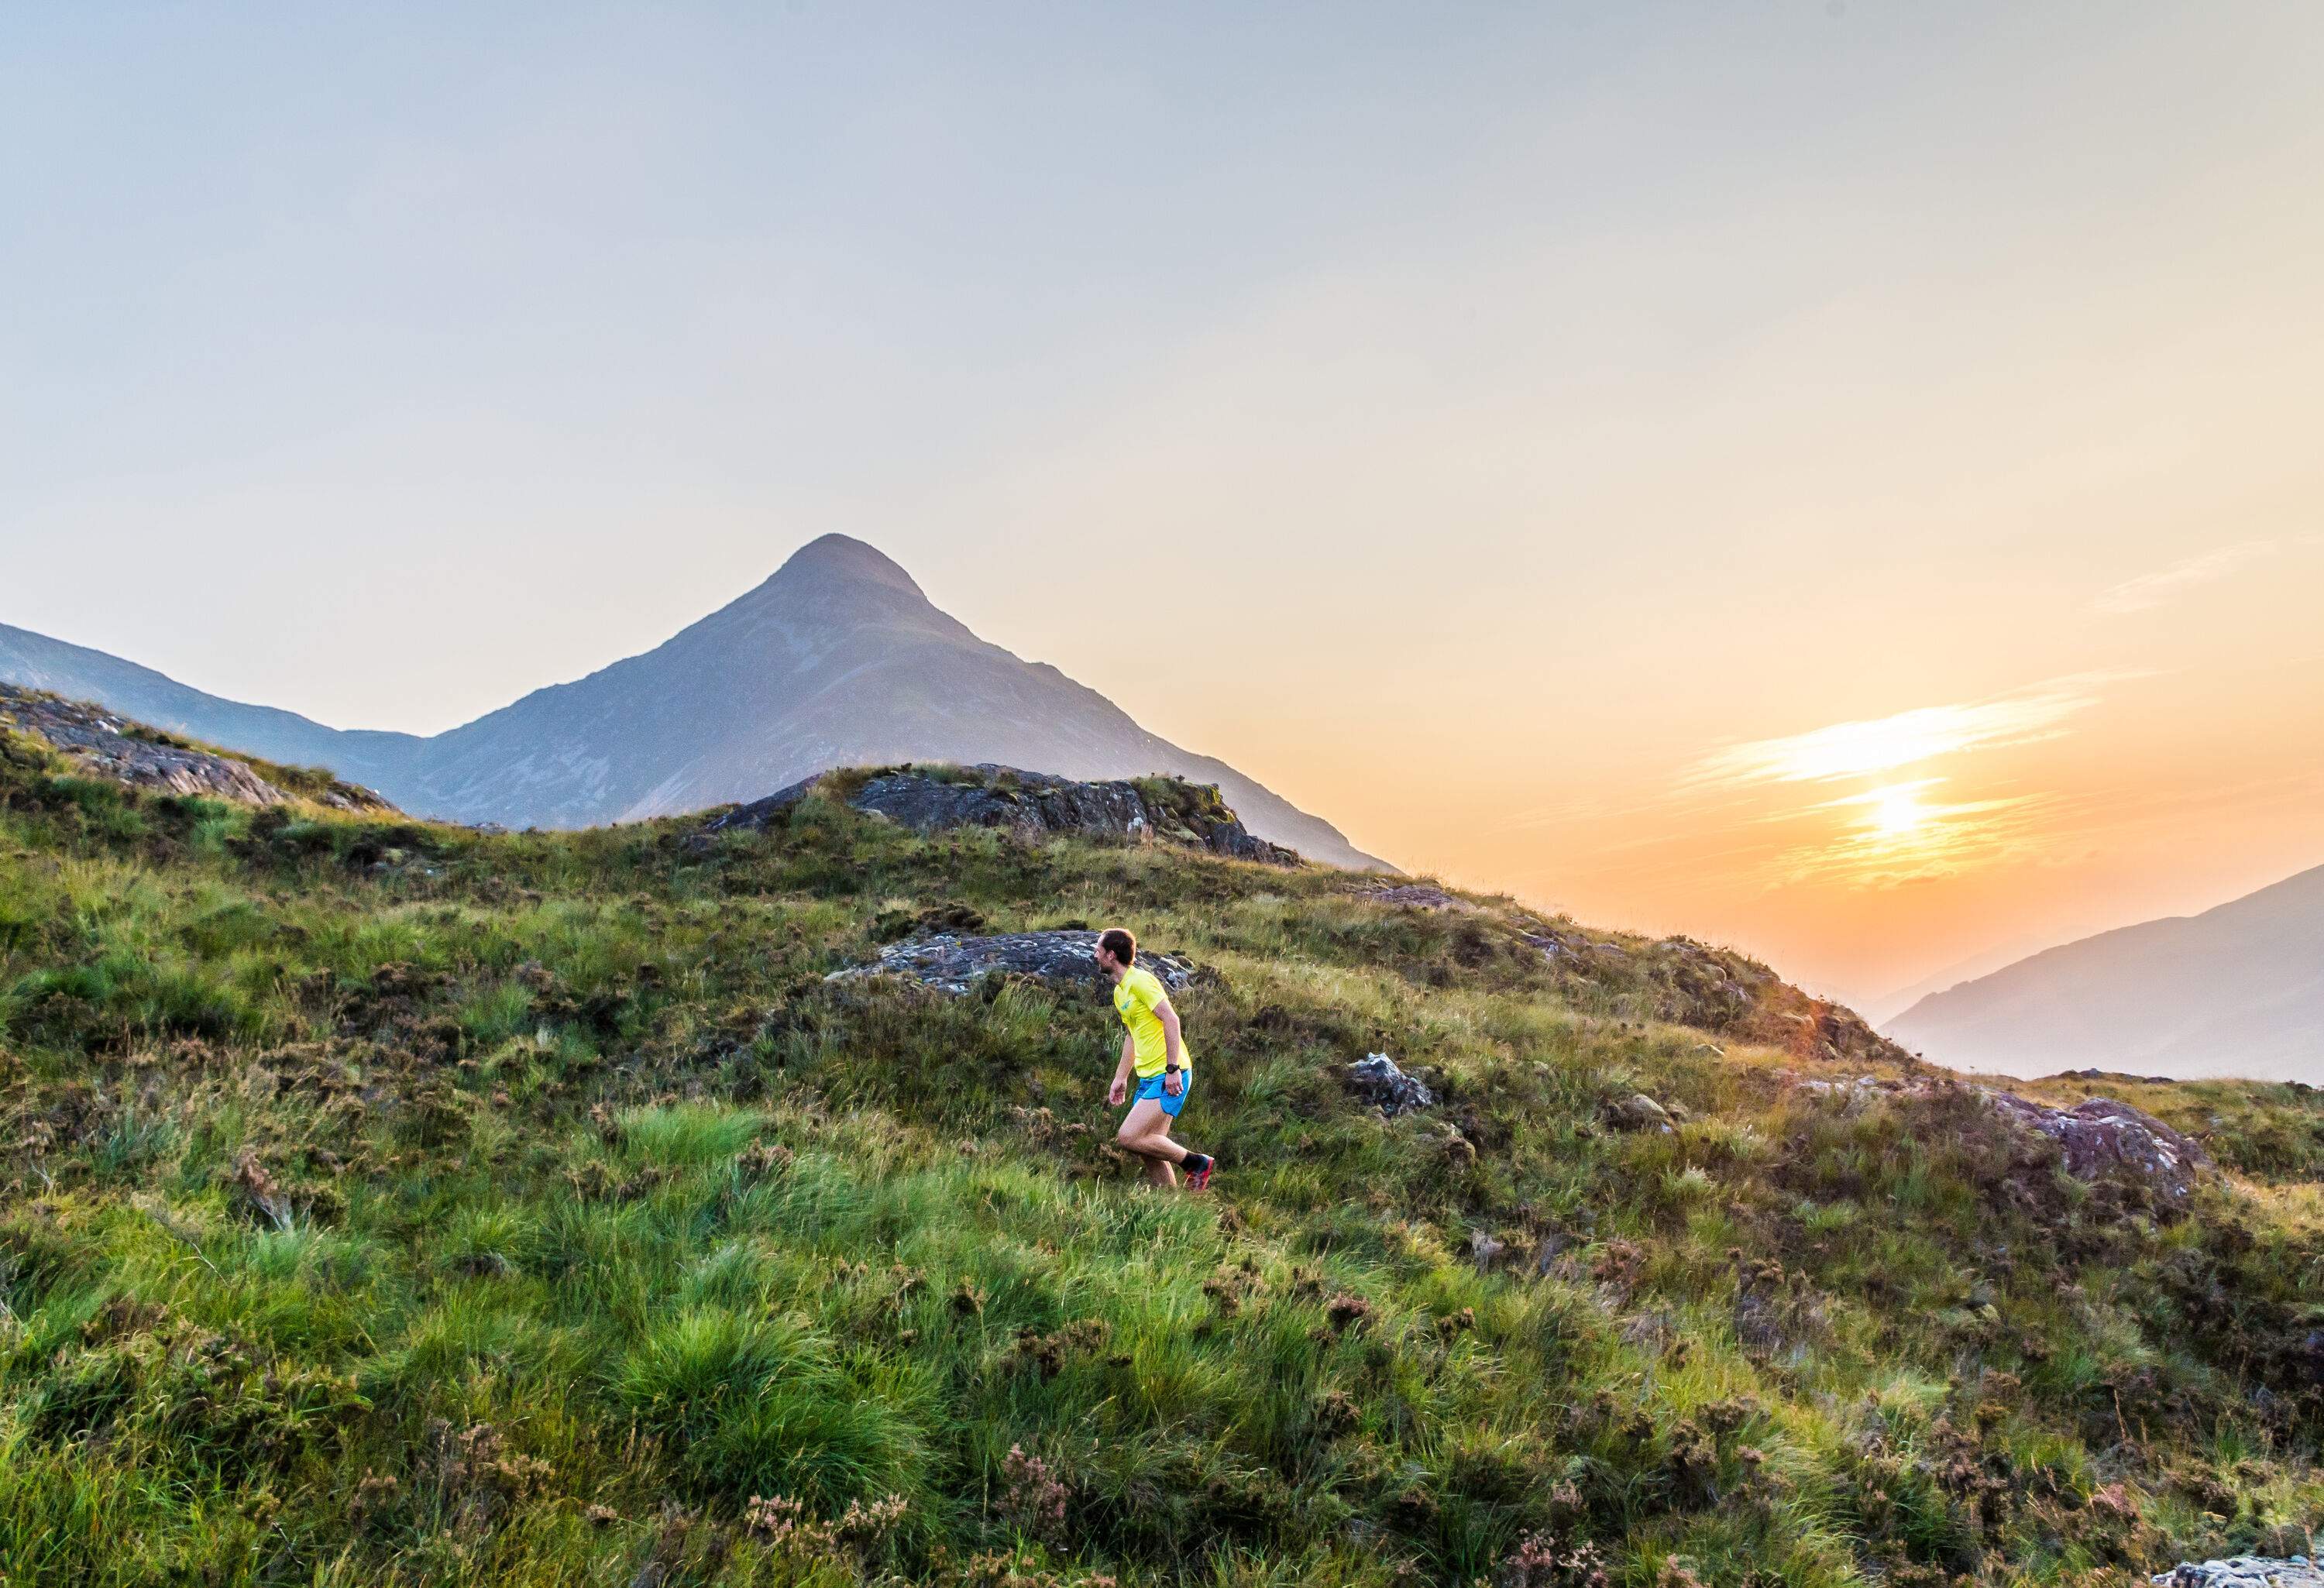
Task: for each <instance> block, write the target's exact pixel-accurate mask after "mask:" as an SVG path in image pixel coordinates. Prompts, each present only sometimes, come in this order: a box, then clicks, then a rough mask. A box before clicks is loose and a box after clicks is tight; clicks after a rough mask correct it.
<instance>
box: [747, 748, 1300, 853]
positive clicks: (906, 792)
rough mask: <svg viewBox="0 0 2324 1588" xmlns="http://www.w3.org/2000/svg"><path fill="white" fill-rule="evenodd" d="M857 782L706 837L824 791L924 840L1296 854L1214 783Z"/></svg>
mask: <svg viewBox="0 0 2324 1588" xmlns="http://www.w3.org/2000/svg"><path fill="white" fill-rule="evenodd" d="M859 775H862V774H856V773H845V772H843V773H820V772H819V773H817V774H816V776H814V777H811V778H805V779H802V780H799V781H798V782H796V783H793V784H792V785H791V786H790V787H788V788H787V789H781V790H779V791H778V792H776V793H773V794H770V795H768V796H767V797H766V798H765V799H757V800H753V801H752V802H751V803H750V804H748V805H742V806H737V807H735V808H733V809H731V810H727V811H724V812H721V813H720V814H719V815H717V816H715V817H712V818H711V819H710V821H709V822H707V823H706V824H705V826H704V827H703V831H704V832H705V834H715V833H726V832H736V831H752V832H762V831H764V830H765V829H766V828H767V827H768V826H770V824H772V823H774V822H776V821H779V820H780V819H781V818H783V817H787V816H788V815H789V814H790V812H791V810H792V809H793V808H795V807H797V806H798V803H799V802H800V801H801V800H803V799H806V798H807V795H808V794H810V793H812V792H814V791H815V790H816V788H817V786H818V785H823V786H825V787H826V788H827V789H830V790H831V791H833V792H836V793H839V796H840V798H841V799H843V800H844V802H845V803H846V804H847V805H848V806H849V807H851V808H853V809H856V810H860V811H862V812H864V813H866V814H867V815H871V816H879V817H886V818H887V819H888V820H890V821H892V822H894V823H896V824H897V825H898V826H906V827H909V828H911V829H912V831H914V832H916V833H919V834H923V835H926V834H930V833H939V832H947V831H950V830H952V829H954V828H958V827H992V828H998V829H1000V830H1001V831H1004V832H1009V833H1012V834H1014V835H1016V836H1019V837H1022V838H1026V839H1028V840H1038V839H1041V838H1044V837H1053V836H1061V835H1066V834H1072V835H1077V836H1098V837H1111V838H1123V839H1130V840H1133V841H1135V840H1143V839H1148V838H1160V839H1165V840H1167V841H1169V842H1171V843H1175V844H1184V845H1188V846H1190V847H1194V848H1201V849H1208V850H1210V851H1211V852H1212V853H1213V854H1223V855H1227V856H1230V857H1231V858H1233V859H1236V860H1251V861H1259V862H1261V863H1265V864H1268V865H1297V864H1298V863H1299V855H1298V853H1297V852H1296V850H1291V849H1286V848H1285V847H1284V846H1283V845H1280V844H1270V843H1268V841H1267V840H1266V839H1264V838H1261V837H1259V836H1255V835H1254V834H1252V833H1251V832H1250V829H1249V828H1247V827H1245V826H1243V824H1242V820H1241V818H1240V817H1237V816H1236V815H1235V813H1234V811H1233V810H1232V809H1231V808H1229V807H1228V805H1227V804H1226V802H1225V800H1224V799H1222V798H1221V797H1220V794H1219V790H1218V788H1217V786H1216V785H1215V784H1196V783H1188V782H1185V781H1184V780H1179V779H1176V778H1162V777H1157V778H1151V779H1141V780H1135V781H1133V780H1130V779H1126V778H1115V779H1108V780H1102V781H1097V782H1080V781H1076V780H1074V779H1072V778H1060V777H1054V776H1052V775H1050V774H1049V773H1047V772H1032V771H1023V770H1021V769H1019V768H1017V767H1006V766H997V765H994V764H992V763H991V762H981V763H979V764H977V765H975V766H969V767H958V768H954V767H942V768H927V767H918V766H902V767H890V768H882V769H881V770H879V771H873V772H871V773H870V774H869V775H865V776H863V780H862V783H861V784H860V786H858V787H856V788H854V789H853V790H852V791H846V790H847V788H848V784H849V783H850V782H851V781H853V778H854V777H856V776H859ZM827 779H828V780H829V781H828V782H827V783H826V780H827Z"/></svg>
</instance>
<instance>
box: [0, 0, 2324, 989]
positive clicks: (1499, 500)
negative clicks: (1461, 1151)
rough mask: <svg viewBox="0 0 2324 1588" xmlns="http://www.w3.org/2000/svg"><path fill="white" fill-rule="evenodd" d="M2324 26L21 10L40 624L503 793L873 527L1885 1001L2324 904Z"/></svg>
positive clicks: (1607, 884)
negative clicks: (534, 746)
mask: <svg viewBox="0 0 2324 1588" xmlns="http://www.w3.org/2000/svg"><path fill="white" fill-rule="evenodd" d="M2319 87H2324V7H2319V6H2317V5H2313V4H2310V3H2309V0H2284V3H2282V4H2257V3H2252V4H2241V3H2228V4H2221V5H2197V4H2192V3H2190V4H2185V5H2143V4H2128V3H2119V0H2117V3H2110V4H2103V5H2100V4H2089V5H2062V4H2061V5H2038V4H2028V3H2022V0H2021V3H2016V4H2009V5H1978V4H1966V3H1950V0H1949V3H1947V4H1944V5H1935V4H1926V5H1867V4H1861V3H1851V4H1848V5H1822V4H1815V5H1734V6H1682V5H1668V6H1653V7H1646V6H1637V5H1628V4H1623V5H1612V4H1609V5H1559V6H1534V7H1526V6H1517V5H1487V4H1476V5H1461V6H1437V5H1403V6H1360V5H1314V6H1293V5H1274V6H1268V7H1250V6H1243V5H1216V6H1206V5H1169V6H1162V5H1148V6H1130V5H1105V6H1093V5H1084V6H1062V5H1061V6H1056V7H1027V6H1010V5H991V6H987V5H979V6H956V5H941V6H939V5H929V6H900V5H899V6H861V5H847V6H841V5H827V4H823V3H821V0H807V3H805V4H795V5H790V6H788V7H787V8H778V7H775V6H771V5H751V6H740V5H738V6H733V7H709V6H682V5H681V6H652V7H647V6H612V5H604V6H571V5H557V6H549V5H542V6H537V7H525V6H519V5H507V6H493V7H476V6H450V5H447V6H441V7H429V6H424V5H409V4H405V5H393V6H380V7H374V8H363V7H356V6H352V5H349V6H332V7H328V8H309V10H307V11H305V12H295V11H288V10H283V9H281V8H267V9H263V10H262V9H260V8H241V9H239V10H238V11H235V12H233V13H231V14H230V13H229V12H228V11H227V10H226V8H208V7H188V6H176V5H115V6H106V7H96V6H16V7H11V8H7V9H5V10H0V205H5V209H0V214H5V217H6V220H5V224H0V549H5V556H0V621H5V622H8V623H17V624H21V625H23V626H24V627H27V628H32V629H35V630H38V631H40V632H44V633H49V634H53V635H56V636H58V637H60V638H63V639H68V640H72V641H75V642H80V643H84V644H89V645H95V646H97V647H100V648H102V649H105V650H107V651H115V652H117V653H119V654H122V655H124V656H127V657H130V658H132V659H133V660H138V661H142V662H144V663H146V664H148V665H150V666H153V667H157V668H160V669H162V670H164V671H166V672H169V673H170V674H171V675H172V676H174V677H177V678H180V679H183V680H185V681H186V682H189V683H191V684H194V685H197V686H198V687H200V688H206V689H210V690H213V691H215V692H217V693H220V694H224V695H227V696H232V697H238V698H244V699H252V700H258V701H263V702H266V703H269V704H273V705H280V706H289V707H291V708H293V709H296V710H299V711H302V712H305V713H307V714H308V715H309V716H315V717H317V718H319V719H321V720H323V721H326V722H329V723H333V724H335V725H341V726H364V727H398V728H407V729H412V730H417V731H432V730H436V729H440V728H443V727H447V726H449V725H453V724H455V723H457V722H460V721H463V720H466V718H468V717H471V716H475V715H477V714H478V713H480V712H483V711H485V710H488V709H491V708H492V707H494V706H500V705H503V704H504V703H506V702H507V701H508V700H510V699H512V698H513V697H515V696H517V695H519V694H521V693H522V692H524V691H525V690H527V689H530V688H535V687H538V686H539V685H541V684H544V683H549V682H552V681H556V680H559V679H570V678H574V677H576V676H578V675H580V674H582V673H585V672H587V671H589V670H591V669H594V668H595V667H598V666H601V665H603V664H604V662H606V661H608V660H612V659H613V658H615V657H617V656H621V655H625V654H629V653H632V652H635V651H641V650H644V649H646V648H648V647H650V646H651V645H653V644H656V643H658V642H660V641H661V640H663V639H665V638H667V637H668V636H669V634H670V633H671V632H675V631H676V630H677V629H678V628H679V627H682V626H683V625H684V624H685V623H687V622H690V621H691V620H692V619H694V618H696V617H697V616H699V615H701V614H703V613H705V612H706V611H708V610H710V609H712V608H713V607H715V606H717V605H721V604H723V603H724V602H725V601H727V600H729V599H731V598H732V597H733V596H734V595H737V594H739V593H740V592H741V591H742V590H743V589H746V588H748V587H749V586H751V585H752V584H755V583H756V582H757V581H758V580H759V579H761V578H762V577H765V575H766V574H767V573H768V572H769V571H770V570H771V569H772V568H774V567H775V566H776V565H778V564H779V562H780V561H781V560H782V559H783V558H784V557H785V556H787V555H788V553H789V552H790V551H791V550H793V549H796V548H797V547H798V546H799V545H801V544H803V543H805V542H806V541H807V540H812V539H813V538H815V537H816V535H818V534H821V533H823V532H825V531H834V530H836V531H844V532H846V533H849V534H853V535H858V536H861V537H862V538H864V539H866V540H871V541H872V542H873V543H874V544H876V545H878V546H880V547H881V549H884V550H886V551H887V552H888V553H889V554H890V555H891V556H893V557H894V558H896V559H898V560H899V562H901V563H903V564H904V565H905V567H907V568H909V569H910V570H911V571H912V572H913V573H914V575H915V576H916V577H918V579H919V581H920V583H921V584H922V585H923V586H925V587H926V588H927V591H928V592H929V594H930V595H931V596H932V597H933V598H934V599H936V602H937V603H938V604H939V605H943V606H945V608H946V609H947V610H949V611H951V612H953V613H954V614H955V615H957V616H959V617H961V618H962V619H963V620H964V621H965V622H967V623H969V624H970V625H971V626H972V627H973V628H974V629H976V630H977V631H978V632H980V633H982V634H983V635H984V636H985V637H987V638H988V639H991V640H994V641H997V642H1000V643H1002V644H1005V645H1007V646H1009V647H1010V649H1011V650H1014V651H1018V652H1019V654H1021V655H1024V656H1027V657H1029V658H1033V659H1036V660H1046V661H1051V662H1055V663H1056V665H1058V666H1059V667H1061V668H1063V669H1065V671H1067V672H1068V673H1070V674H1072V675H1074V677H1076V678H1078V679H1082V680H1084V682H1086V683H1089V684H1091V685H1092V686H1093V687H1095V688H1099V689H1101V690H1102V691H1104V692H1105V693H1106V694H1108V695H1110V696H1111V697H1113V698H1114V699H1115V700H1116V701H1118V702H1120V704H1121V705H1122V706H1124V707H1125V708H1126V709H1128V710H1129V711H1130V712H1131V713H1132V715H1134V716H1137V717H1138V718H1139V720H1140V721H1142V722H1144V723H1145V724H1147V725H1148V726H1150V727H1152V728H1154V729H1155V730H1156V731H1157V732H1159V733H1162V734H1167V736H1169V737H1171V738H1173V739H1175V740H1176V741H1178V742H1179V743H1184V744H1186V745H1188V746H1190V747H1192V748H1195V749H1199V750H1203V751H1206V752H1212V753H1215V754H1218V755H1221V756H1223V757H1225V758H1226V759H1227V760H1229V761H1231V762H1234V763H1235V764H1237V765H1238V766H1240V767H1241V768H1242V769H1243V770H1245V771H1248V772H1250V773H1251V774H1253V775H1255V776H1257V777H1259V778H1260V779H1262V780H1265V781H1267V782H1268V783H1270V784H1272V785H1273V786H1275V787H1276V788H1277V789H1280V790H1281V791H1282V792H1284V793H1285V794H1286V795H1287V796H1288V797H1290V798H1291V799H1295V800H1296V801H1297V802H1298V803H1300V804H1302V805H1304V806H1305V807H1307V808H1310V809H1313V810H1315V811H1318V812H1320V813H1322V814H1323V815H1325V816H1327V817H1331V818H1333V820H1335V821H1337V822H1338V823H1339V824H1340V825H1341V826H1342V827H1343V828H1344V829H1345V830H1346V831H1347V832H1348V833H1349V834H1350V836H1351V837H1352V838H1354V839H1355V840H1356V841H1357V842H1358V843H1359V844H1361V845H1364V846H1366V847H1368V848H1370V849H1372V850H1374V851H1375V852H1377V853H1380V854H1387V855H1388V856H1390V857H1391V858H1393V859H1396V860H1397V861H1398V862H1400V863H1404V864H1406V865H1407V866H1409V867H1412V868H1415V869H1434V870H1438V871H1441V872H1443V873H1444V874H1446V875H1448V876H1450V877H1452V878H1454V879H1456V880H1459V881H1462V882H1470V883H1475V884H1480V885H1485V886H1489V887H1499V888H1505V889H1508V890H1509V891H1515V892H1517V893H1518V894H1520V895H1522V896H1524V897H1526V898H1528V899H1531V900H1535V901H1538V902H1541V903H1545V904H1547V905H1551V906H1554V907H1559V908H1565V909H1572V911H1573V912H1574V913H1575V914H1576V915H1577V916H1579V917H1581V918H1582V919H1588V920H1592V921H1597V922H1600V923H1603V924H1609V925H1628V926H1634V927H1640V928H1649V929H1655V930H1676V929H1683V930H1688V931H1692V932H1693V933H1695V934H1697V935H1699V936H1703V937H1711V938H1713V939H1716V940H1720V941H1726V942H1731V943H1734V944H1737V945H1738V946H1743V947H1746V948H1748V949H1750V950H1752V951H1754V952H1757V953H1760V954H1762V955H1765V956H1768V957H1769V958H1771V959H1772V960H1773V962H1774V963H1775V964H1776V965H1778V966H1779V967H1780V968H1782V969H1784V971H1785V972H1787V973H1788V974H1792V975H1794V976H1795V977H1798V978H1800V979H1803V980H1804V981H1807V982H1808V983H1811V984H1813V985H1817V986H1819V987H1821V988H1828V989H1831V990H1836V991H1840V992H1846V993H1848V994H1849V995H1850V996H1853V997H1857V998H1858V999H1862V1000H1870V999H1873V998H1875V997H1876V996H1877V995H1879V994H1881V993H1885V992H1888V991H1890V990H1892V989H1894V988H1895V987H1897V986H1899V985H1901V984H1903V983H1908V982H1912V981H1914V980H1917V979H1919V978H1920V977H1922V976H1923V975H1926V974H1930V973H1932V972H1933V971H1936V970H1938V969H1940V968H1941V967H1944V966H1946V965H1950V964H1953V963H1954V962H1957V961H1960V960H1963V959H1966V958H1968V957H1969V956H1975V955H1978V954H1979V953H1981V952H1984V951H1986V950H1988V949H1991V948H1993V947H1995V946H1997V945H2003V944H2025V945H2034V944H2039V943H2042V942H2048V941H2055V940H2059V939H2062V938H2064V937H2071V936H2076V935H2080V934H2081V933H2084V932H2088V931H2090V930H2093V929H2097V928H2104V927H2107V926H2112V925H2117V924H2121V923H2123V922H2126V921H2129V920H2134V919H2143V918H2144V917H2147V916H2152V915H2155V914H2160V913H2176V912H2180V911H2183V910H2187V909H2199V908H2203V907H2206V906H2209V905H2210V904H2214V903H2218V902H2219V901H2221V900H2225V899H2227V898H2229V897H2232V896H2234V895H2236V894H2237V893H2240V892H2243V891H2248V890H2249V889H2250V888H2252V887H2255V886H2258V885H2261V884H2263V883H2265V882H2271V881H2273V880H2275V879H2277V878H2279V877H2281V876H2283V875H2286V874H2288V873H2290V872H2293V871H2297V870H2300V869H2302V868H2304V867H2306V866H2309V865H2313V864H2317V863H2324V623H2319V619H2318V612H2319V595H2324V446H2319V442H2318V439H2317V436H2318V431H2319V418H2324V398H2320V397H2319V391H2318V386H2319V370H2324V290H2319V285H2318V283H2319V282H2324V182H2319V180H2318V174H2317V173H2318V172H2319V171H2324V92H2319Z"/></svg>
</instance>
